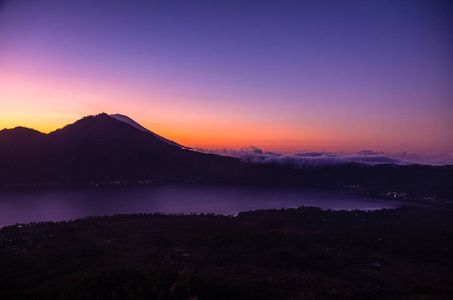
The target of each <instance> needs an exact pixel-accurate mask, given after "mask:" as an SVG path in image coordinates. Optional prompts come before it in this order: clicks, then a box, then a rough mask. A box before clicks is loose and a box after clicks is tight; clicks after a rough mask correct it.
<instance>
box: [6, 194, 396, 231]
mask: <svg viewBox="0 0 453 300" xmlns="http://www.w3.org/2000/svg"><path fill="white" fill-rule="evenodd" d="M299 206H317V207H320V208H322V209H335V210H339V209H346V210H353V209H361V210H375V209H382V208H396V207H399V206H400V204H399V203H393V202H387V201H381V200H376V199H371V198H366V197H361V196H358V195H354V194H351V193H349V192H345V191H320V190H307V189H304V190H301V189H290V188H254V187H232V186H196V185H166V186H149V187H132V188H110V189H107V188H106V189H72V190H45V191H33V192H31V191H21V192H14V193H1V194H0V227H3V226H6V225H12V224H15V223H29V222H40V221H62V220H74V219H78V218H83V217H88V216H109V215H114V214H130V213H155V212H161V213H192V212H194V213H215V214H223V215H235V214H237V213H238V212H240V211H249V210H257V209H271V208H282V207H285V208H292V207H299Z"/></svg>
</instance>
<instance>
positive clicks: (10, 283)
mask: <svg viewBox="0 0 453 300" xmlns="http://www.w3.org/2000/svg"><path fill="white" fill-rule="evenodd" d="M451 215H452V211H450V210H446V209H444V210H441V209H436V208H422V207H403V208H400V209H396V210H380V211H374V212H366V211H331V210H327V211H323V210H321V209H319V208H313V207H301V208H298V209H286V210H284V209H282V210H262V211H254V212H243V213H240V214H239V215H238V216H237V217H226V216H215V215H204V214H201V215H163V214H137V215H117V216H113V217H100V218H87V219H80V220H75V221H69V222H59V223H51V222H49V223H31V224H28V225H25V224H17V225H15V226H8V227H4V228H2V229H0V265H1V268H0V298H1V299H313V298H315V299H449V298H451V297H453V254H452V250H453V218H452V217H451Z"/></svg>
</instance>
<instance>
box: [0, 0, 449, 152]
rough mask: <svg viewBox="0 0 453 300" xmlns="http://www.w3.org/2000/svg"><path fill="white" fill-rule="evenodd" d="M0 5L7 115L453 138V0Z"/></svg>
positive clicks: (14, 120)
mask: <svg viewBox="0 0 453 300" xmlns="http://www.w3.org/2000/svg"><path fill="white" fill-rule="evenodd" d="M0 3H2V4H0V129H2V128H5V127H6V128H12V127H15V126H19V125H22V126H27V127H32V128H34V129H37V130H39V131H43V132H50V131H52V130H55V129H57V128H60V127H63V126H64V125H66V124H68V123H72V122H74V121H76V120H77V119H80V118H81V117H83V116H85V115H92V114H97V113H100V112H107V113H110V114H112V113H121V114H125V115H128V116H129V117H131V118H133V119H134V120H135V121H137V122H139V123H140V124H142V125H143V126H145V127H147V128H148V129H150V130H152V131H154V132H156V133H157V134H160V135H162V136H164V137H166V138H168V139H171V140H174V141H176V142H177V143H180V144H182V145H185V146H191V147H203V148H223V147H226V148H240V147H244V146H249V145H255V146H258V147H260V148H263V149H265V150H271V151H298V150H318V151H321V150H324V151H358V150H362V149H373V150H376V151H389V152H397V151H409V152H414V153H427V152H445V153H447V152H453V2H452V1H416V0H409V1H315V0H313V1H303V0H300V1H123V0H121V1H119V0H108V1H107V0H105V1H93V0H90V1H88V0H78V1H62V0H10V1H2V2H0Z"/></svg>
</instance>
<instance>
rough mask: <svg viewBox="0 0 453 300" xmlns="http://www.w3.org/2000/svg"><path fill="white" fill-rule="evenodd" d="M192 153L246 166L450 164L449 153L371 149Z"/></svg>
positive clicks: (451, 156)
mask: <svg viewBox="0 0 453 300" xmlns="http://www.w3.org/2000/svg"><path fill="white" fill-rule="evenodd" d="M193 150H195V151H199V152H202V153H211V154H218V155H223V156H232V157H237V158H240V159H241V160H242V161H243V162H247V163H264V164H283V165H294V166H295V167H307V166H309V167H316V166H329V165H344V164H349V163H362V164H367V165H379V164H397V165H411V164H423V165H433V166H443V165H453V153H429V154H424V155H420V154H413V153H408V152H398V153H386V152H378V151H373V150H362V151H359V152H337V153H335V152H324V151H322V152H316V151H301V152H296V153H292V154H283V153H278V152H269V151H264V150H262V149H260V148H258V147H255V146H250V147H245V148H241V149H240V150H233V149H222V150H217V149H216V150H209V149H202V148H195V149H193Z"/></svg>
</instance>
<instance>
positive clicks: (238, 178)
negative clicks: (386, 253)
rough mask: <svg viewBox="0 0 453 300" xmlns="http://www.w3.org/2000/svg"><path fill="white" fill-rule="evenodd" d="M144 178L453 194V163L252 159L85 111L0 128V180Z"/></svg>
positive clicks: (130, 180) (79, 181)
mask: <svg viewBox="0 0 453 300" xmlns="http://www.w3.org/2000/svg"><path fill="white" fill-rule="evenodd" d="M138 180H140V181H146V182H192V183H197V182H199V183H234V184H266V185H268V184H275V185H278V184H285V185H297V186H319V187H339V186H349V185H357V184H359V185H362V186H363V187H365V188H366V189H367V191H369V192H372V193H376V194H378V193H382V192H390V191H397V192H405V193H412V194H415V195H430V196H432V195H436V196H441V197H451V196H452V195H453V185H452V184H451V182H453V166H442V167H438V166H426V165H410V166H399V165H393V164H388V165H377V166H369V165H364V164H359V163H351V164H347V165H337V166H320V167H308V166H307V167H302V168H295V167H294V166H292V165H281V164H279V165H275V164H247V163H242V162H241V161H240V160H239V159H237V158H232V157H225V156H219V155H213V154H204V153H199V152H195V151H191V150H187V149H184V148H181V147H178V146H176V145H172V144H169V143H167V142H165V140H162V139H159V138H158V137H156V136H155V135H154V134H153V133H150V132H146V131H143V130H139V129H137V128H136V127H134V126H131V125H129V124H127V123H125V122H122V121H119V120H117V119H115V118H113V117H111V116H109V115H107V114H100V115H97V116H89V117H85V118H83V119H81V120H79V121H77V122H75V123H74V124H70V125H67V126H65V127H64V128H62V129H59V130H56V131H54V132H52V133H49V134H43V133H40V132H38V131H35V130H32V129H27V128H23V127H18V128H14V129H4V130H2V131H0V184H1V186H2V187H6V186H8V187H16V186H17V185H22V186H24V185H25V186H27V185H34V184H36V183H41V184H49V183H55V184H57V185H69V184H76V185H88V184H90V183H92V182H99V183H103V182H112V181H126V182H128V183H134V182H138Z"/></svg>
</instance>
